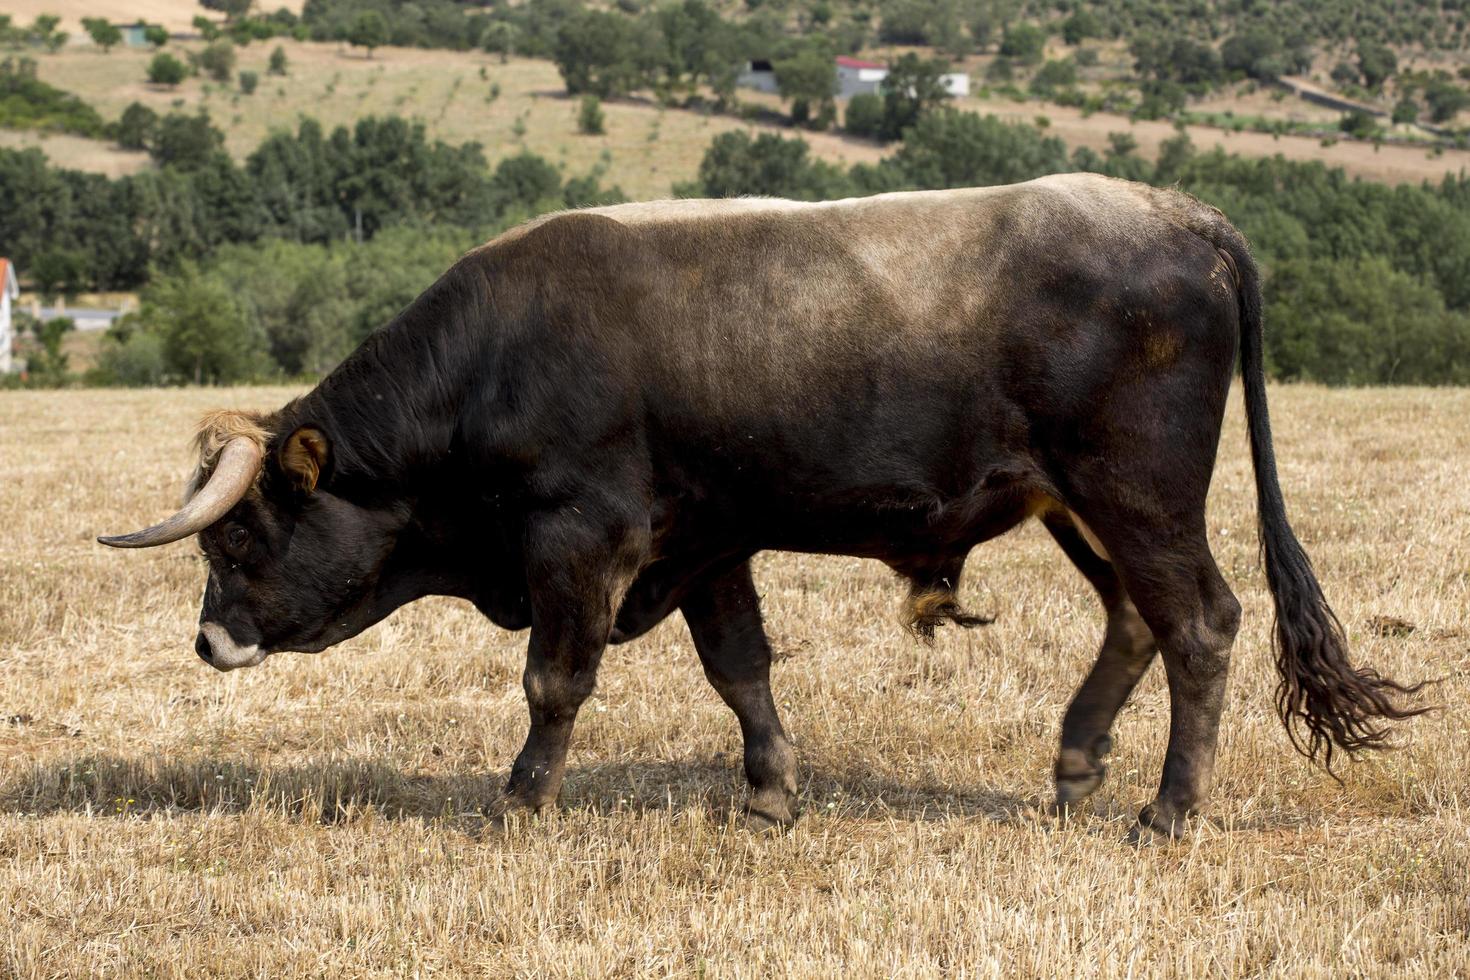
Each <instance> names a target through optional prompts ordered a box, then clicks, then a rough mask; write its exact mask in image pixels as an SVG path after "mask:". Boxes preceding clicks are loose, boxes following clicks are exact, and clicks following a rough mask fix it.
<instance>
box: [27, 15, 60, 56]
mask: <svg viewBox="0 0 1470 980" xmlns="http://www.w3.org/2000/svg"><path fill="white" fill-rule="evenodd" d="M60 25H61V18H60V17H58V16H56V15H55V14H41V15H39V16H37V17H36V19H35V20H33V21H32V22H31V26H30V30H29V31H28V33H29V35H30V39H31V42H32V43H34V44H38V45H40V46H41V47H43V48H45V49H46V50H47V51H50V52H51V53H52V54H55V53H56V52H57V51H60V50H61V48H62V46H63V45H65V44H66V39H67V38H68V37H70V36H71V35H69V34H68V33H67V32H66V31H59V30H57V28H58V27H59V26H60Z"/></svg>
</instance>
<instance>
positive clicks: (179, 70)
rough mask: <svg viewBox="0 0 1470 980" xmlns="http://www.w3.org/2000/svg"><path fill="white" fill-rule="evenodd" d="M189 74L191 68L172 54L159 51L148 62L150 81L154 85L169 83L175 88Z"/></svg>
mask: <svg viewBox="0 0 1470 980" xmlns="http://www.w3.org/2000/svg"><path fill="white" fill-rule="evenodd" d="M188 74H189V69H188V68H187V67H185V65H184V63H183V62H182V61H180V60H179V59H178V58H175V57H174V56H173V55H171V54H167V53H164V52H159V53H158V54H156V55H154V56H153V60H152V61H150V62H148V81H150V82H152V83H153V84H154V85H167V86H168V87H169V88H173V87H174V86H175V85H178V84H179V83H180V82H182V81H183V80H184V79H185V78H186V77H187V76H188Z"/></svg>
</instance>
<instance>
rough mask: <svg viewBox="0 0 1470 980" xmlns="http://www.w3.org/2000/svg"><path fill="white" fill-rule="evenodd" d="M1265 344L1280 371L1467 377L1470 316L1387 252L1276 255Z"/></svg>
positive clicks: (1341, 379)
mask: <svg viewBox="0 0 1470 980" xmlns="http://www.w3.org/2000/svg"><path fill="white" fill-rule="evenodd" d="M1266 303H1267V308H1268V309H1269V310H1270V311H1271V329H1270V330H1268V331H1267V332H1266V350H1267V356H1268V358H1269V360H1270V364H1271V367H1272V369H1273V372H1274V373H1275V374H1276V375H1277V376H1278V377H1282V378H1287V379H1302V380H1310V381H1320V382H1323V383H1326V384H1446V383H1459V384H1463V383H1465V381H1467V380H1470V317H1466V315H1465V314H1463V313H1452V312H1450V311H1447V310H1446V309H1445V305H1444V300H1443V298H1442V297H1441V296H1440V295H1439V293H1437V292H1436V291H1435V290H1434V288H1433V287H1432V286H1430V285H1429V284H1428V283H1426V282H1424V281H1423V280H1421V279H1418V278H1417V277H1415V276H1412V275H1410V274H1408V273H1405V272H1401V271H1399V270H1397V269H1394V268H1393V266H1392V265H1391V264H1390V263H1389V261H1388V259H1387V258H1385V257H1383V256H1361V257H1357V258H1352V259H1333V258H1324V259H1306V260H1289V261H1284V262H1278V263H1276V264H1275V266H1274V267H1273V269H1272V274H1271V276H1270V277H1269V278H1268V279H1267V280H1266Z"/></svg>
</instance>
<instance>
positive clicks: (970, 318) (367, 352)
mask: <svg viewBox="0 0 1470 980" xmlns="http://www.w3.org/2000/svg"><path fill="white" fill-rule="evenodd" d="M1237 353H1238V354H1239V360H1240V365H1241V373H1242V376H1243V383H1244V390H1245V411H1246V416H1247V419H1248V429H1249V436H1250V447H1251V454H1252V462H1253V465H1254V470H1255V482H1256V490H1257V497H1258V513H1259V531H1260V539H1261V546H1262V551H1263V556H1264V565H1265V570H1266V575H1267V578H1268V580H1269V584H1270V590H1271V594H1272V596H1273V598H1274V602H1275V611H1276V625H1275V634H1274V644H1275V648H1276V663H1277V666H1278V668H1279V671H1280V685H1279V688H1278V690H1277V693H1276V706H1277V708H1278V711H1279V714H1280V716H1281V718H1282V720H1283V721H1284V722H1285V724H1286V727H1287V731H1288V733H1290V735H1291V739H1292V742H1293V744H1294V745H1296V747H1297V748H1298V750H1299V751H1301V752H1302V753H1303V754H1305V755H1307V756H1308V757H1310V758H1313V759H1317V760H1319V761H1324V762H1326V763H1327V764H1328V765H1329V766H1330V764H1331V761H1332V756H1333V752H1334V751H1335V750H1339V749H1341V750H1347V751H1349V752H1353V751H1356V750H1360V749H1368V748H1376V747H1380V746H1382V745H1384V744H1385V740H1386V738H1387V736H1388V734H1389V727H1390V726H1389V722H1391V721H1393V720H1396V719H1402V718H1406V717H1408V716H1410V715H1413V714H1416V713H1418V712H1419V711H1421V710H1423V709H1422V708H1420V707H1418V706H1416V705H1415V704H1414V703H1413V700H1412V698H1411V695H1412V694H1413V692H1414V691H1415V690H1416V689H1417V688H1416V687H1415V686H1408V685H1402V684H1400V683H1398V682H1396V681H1393V680H1391V679H1388V678H1385V677H1382V676H1380V675H1378V674H1377V673H1375V672H1374V671H1372V670H1367V669H1360V668H1357V667H1354V666H1353V665H1352V663H1351V662H1350V660H1349V656H1348V651H1347V644H1346V641H1345V638H1344V633H1343V630H1342V628H1341V626H1340V625H1339V623H1338V621H1337V619H1336V617H1335V616H1334V614H1333V612H1332V610H1331V609H1330V608H1329V606H1328V604H1327V602H1326V600H1325V599H1324V597H1323V593H1322V589H1321V587H1320V586H1319V584H1318V581H1317V579H1316V577H1315V574H1314V572H1313V570H1312V566H1311V564H1310V562H1309V560H1308V558H1307V555H1306V554H1305V552H1304V551H1303V549H1302V547H1301V545H1300V544H1299V543H1298V541H1297V538H1296V537H1295V535H1294V533H1293V531H1292V529H1291V526H1290V525H1289V523H1288V521H1287V515H1286V510H1285V506H1284V504H1283V500H1282V494H1281V488H1280V486H1279V484H1278V480H1277V473H1276V464H1275V460H1274V457H1273V451H1272V441H1271V426H1270V421H1269V419H1268V415H1267V403H1266V388H1265V381H1264V372H1263V366H1262V317H1261V294H1260V277H1259V274H1258V272H1257V268H1256V265H1255V263H1254V262H1253V261H1252V258H1251V255H1250V252H1249V249H1248V246H1247V244H1246V242H1245V240H1244V238H1243V237H1242V236H1241V235H1240V234H1239V232H1238V231H1237V230H1236V229H1235V228H1234V227H1232V226H1231V225H1230V223H1229V222H1228V221H1227V220H1226V219H1225V217H1224V216H1223V215H1222V214H1221V213H1220V212H1219V211H1217V210H1215V209H1214V208H1211V207H1208V206H1206V205H1203V204H1201V203H1200V202H1198V201H1196V200H1195V199H1194V198H1192V197H1190V196H1188V195H1186V194H1183V193H1179V192H1176V191H1172V190H1162V189H1157V188H1153V187H1149V186H1145V185H1140V184H1135V183H1129V182H1125V181H1119V180H1113V179H1108V178H1104V177H1099V176H1094V175H1084V174H1074V175H1065V176H1050V177H1044V178H1041V179H1039V180H1034V181H1030V182H1027V183H1023V184H1016V185H1013V186H1007V187H994V188H977V189H964V190H946V191H933V192H914V193H896V194H884V195H879V196H876V197H869V198H862V199H855V200H846V201H836V202H827V203H818V204H807V203H796V202H791V201H782V200H769V199H741V200H725V201H671V202H660V203H651V204H626V205H618V206H614V207H604V208H593V209H588V210H582V211H574V212H568V213H560V214H555V215H550V216H545V217H542V218H540V219H537V220H533V221H531V222H529V223H526V224H524V225H522V226H520V227H518V228H515V229H513V230H511V231H509V232H507V233H506V234H503V235H501V236H500V237H498V238H496V239H494V240H493V241H491V242H490V243H488V244H486V245H484V246H481V247H480V248H477V249H475V250H474V251H471V252H470V253H468V254H467V255H465V256H464V257H463V258H461V259H460V260H459V261H458V262H457V263H456V264H455V265H454V266H453V267H452V268H451V269H450V270H449V271H448V272H446V273H445V274H444V275H443V276H442V277H441V278H440V279H439V280H438V281H437V282H435V283H434V284H433V285H432V286H430V287H429V288H428V289H427V290H426V291H425V292H424V293H423V294H422V295H421V296H419V297H418V298H417V299H416V300H414V301H413V303H412V304H410V305H409V306H408V307H407V308H406V309H404V310H403V311H402V312H401V313H400V314H399V315H398V316H397V317H396V318H395V319H394V320H393V321H392V322H390V323H389V324H388V325H387V326H385V327H383V328H382V329H380V330H378V331H377V332H375V333H374V334H372V335H371V336H370V337H369V338H368V339H367V340H366V341H365V342H364V343H363V344H362V345H361V347H359V348H358V349H357V351H356V352H355V353H353V354H352V355H351V356H349V357H348V358H347V359H346V360H345V361H344V362H342V364H341V365H340V366H339V367H337V368H336V370H334V371H333V372H332V373H331V374H330V375H328V376H327V377H326V378H325V379H324V380H323V381H322V382H321V383H320V384H319V385H317V387H316V388H315V389H313V390H312V391H311V392H310V393H309V394H306V395H304V396H302V397H301V398H298V399H296V400H295V401H292V402H291V403H289V404H287V405H286V406H285V407H283V408H281V409H279V410H278V411H276V412H273V413H269V414H259V415H255V414H243V413H219V414H215V415H212V416H210V417H208V418H207V419H206V420H205V421H204V424H203V425H202V427H201V430H200V433H199V437H198V449H199V464H198V469H197V472H196V474H195V477H194V481H193V484H192V488H191V491H190V494H191V495H190V496H189V497H188V499H187V502H186V504H185V505H184V506H183V508H182V509H181V510H180V511H178V513H177V514H175V515H174V516H173V517H171V518H169V519H168V520H166V521H164V522H163V523H161V524H158V525H156V526H154V527H150V528H148V529H146V530H142V531H138V532H136V533H133V534H129V535H125V536H121V537H107V538H101V539H100V540H101V542H102V543H103V544H107V545H112V546H114V547H123V548H137V547H151V546H155V545H162V544H165V543H168V542H171V541H176V540H179V539H181V538H184V537H187V536H189V535H194V534H197V535H198V536H199V541H200V544H201V546H202V548H203V551H204V554H205V555H206V556H207V558H208V564H209V576H208V585H207V588H206V591H205V595H204V601H203V610H202V612H201V615H200V627H199V633H198V639H197V641H196V650H197V651H198V654H199V656H200V657H202V658H203V659H204V660H205V661H206V662H208V663H209V664H211V665H212V666H214V667H216V668H218V669H220V670H231V669H234V668H237V667H244V666H250V665H254V664H258V663H260V662H261V661H262V660H264V659H265V658H266V657H268V656H270V655H271V654H273V653H278V652H281V651H304V652H317V651H321V650H324V649H326V648H327V647H329V646H331V645H333V644H335V643H339V642H341V641H343V640H345V639H347V638H349V637H351V636H354V635H356V634H357V633H359V632H361V631H362V630H364V629H366V628H367V627H369V626H371V625H372V624H374V623H376V622H378V621H379V620H381V619H382V618H384V617H385V616H387V615H388V614H389V613H391V612H392V611H393V610H395V609H397V608H398V607H399V606H402V605H404V604H405V603H408V602H411V601H413V600H415V599H417V598H420V597H422V596H426V595H447V596H457V597H460V598H463V599H466V600H468V601H470V602H471V603H473V604H474V605H475V606H476V607H477V608H478V609H479V610H480V611H481V612H482V613H483V614H484V615H485V616H487V617H488V618H489V619H490V620H491V621H492V622H494V623H495V624H497V625H498V626H501V627H504V628H506V629H512V630H520V629H525V628H529V629H530V641H529V644H528V650H527V654H526V666H525V673H524V678H523V680H524V688H525V694H526V700H527V703H528V706H529V709H530V730H529V734H528V736H527V738H526V742H525V747H524V748H523V749H522V751H521V752H520V755H519V756H518V757H517V758H516V760H515V763H514V766H513V767H512V769H511V773H510V778H509V781H508V783H507V784H506V786H505V791H504V794H505V795H504V797H503V803H502V804H498V805H505V806H517V807H527V808H530V809H533V810H539V809H541V808H543V807H547V806H549V805H552V804H553V803H554V802H555V800H556V799H557V796H558V792H559V790H560V787H561V784H562V777H563V773H564V770H565V761H566V755H567V747H568V742H569V740H570V738H571V735H572V726H573V722H574V720H575V718H576V716H577V712H578V708H579V707H580V705H581V704H582V703H583V701H584V700H585V699H586V698H587V697H588V695H589V694H590V693H591V691H592V690H593V686H594V683H595V678H596V676H597V669H598V664H599V661H600V660H601V658H602V654H603V651H604V648H605V647H606V646H607V644H609V643H619V642H623V641H627V640H630V639H632V638H634V637H637V636H639V635H641V634H643V633H645V632H646V631H648V630H649V629H651V628H652V627H653V626H654V625H655V624H657V623H659V622H660V621H661V620H663V619H664V618H665V617H667V616H668V615H670V614H671V613H673V612H674V611H675V610H678V611H679V612H681V613H682V614H683V616H684V619H685V621H686V622H687V624H688V626H689V630H690V633H691V635H692V638H693V642H694V647H695V649H696V651H697V652H698V655H699V658H700V661H701V662H702V664H703V666H704V670H705V673H706V675H707V677H708V679H709V681H710V683H711V684H712V685H713V686H714V688H715V690H716V691H717V692H718V693H719V696H720V697H721V698H722V699H723V700H724V701H725V703H726V704H727V705H728V706H729V708H730V709H731V710H732V711H733V712H734V714H735V717H736V719H737V720H738V722H739V724H740V728H741V731H742V734H743V737H744V747H745V773H746V776H747V778H748V780H749V784H750V794H749V798H748V803H747V812H748V814H749V818H750V820H751V821H752V822H754V823H755V824H757V825H770V824H787V823H789V822H790V821H791V820H792V819H793V818H794V812H795V811H794V806H795V804H796V795H797V780H796V760H795V755H794V753H793V751H792V746H791V743H790V741H789V740H788V739H787V737H786V734H785V732H784V731H783V729H782V725H781V720H780V718H779V716H778V713H777V710H776V705H775V702H774V700H773V698H772V694H771V688H770V680H769V677H770V663H771V650H770V647H769V644H768V642H767V639H766V635H765V632H764V629H763V625H762V618H761V610H760V603H759V601H758V596H757V592H756V589H755V587H754V585H753V584H752V580H751V572H750V559H751V557H752V556H753V555H755V554H756V553H757V552H760V551H763V550H784V551H798V552H808V553H822V554H837V555H855V556H861V557H865V558H875V559H878V560H880V561H883V562H886V563H887V564H888V565H890V566H891V567H892V568H893V569H895V570H896V571H897V572H898V573H899V574H900V575H901V576H903V577H904V578H905V579H906V580H907V581H908V583H909V594H908V599H907V600H906V603H905V616H906V618H907V619H908V621H909V623H910V625H911V626H912V627H913V628H914V629H915V630H916V631H917V632H919V633H921V634H929V633H932V631H933V629H934V627H935V626H936V625H937V624H939V623H942V622H956V623H959V624H960V625H975V624H976V623H977V622H980V621H981V620H979V619H978V618H977V617H973V616H970V615H969V614H967V613H965V612H964V610H963V609H961V608H960V607H959V605H958V603H957V601H956V590H957V588H958V585H959V581H960V574H961V571H962V568H963V565H964V561H965V558H966V555H967V554H968V552H969V551H970V550H971V549H972V548H973V547H974V546H975V545H977V544H979V543H980V542H982V541H986V540H988V539H991V538H994V537H996V536H997V535H1000V534H1003V533H1004V532H1006V531H1007V530H1009V529H1011V528H1013V527H1015V526H1016V525H1017V524H1019V523H1021V522H1022V521H1025V520H1027V519H1030V518H1036V519H1039V520H1040V521H1041V522H1042V523H1043V524H1044V525H1045V527H1046V529H1047V531H1049V532H1050V534H1051V536H1052V537H1053V538H1055V540H1056V542H1057V544H1058V545H1059V546H1060V548H1061V550H1062V552H1063V553H1064V554H1065V555H1066V556H1067V557H1068V558H1069V559H1071V561H1072V562H1073V563H1074V564H1075V565H1076V566H1077V568H1078V569H1079V570H1080V571H1081V573H1082V575H1083V576H1085V577H1086V579H1087V580H1088V581H1089V582H1090V583H1091V584H1092V586H1093V587H1094V588H1095V589H1096V591H1097V594H1098V597H1099V598H1100V600H1101V603H1102V606H1103V609H1104V610H1105V612H1106V617H1107V625H1106V629H1105V632H1104V635H1103V640H1102V645H1101V649H1100V651H1099V653H1098V655H1097V659H1096V662H1095V663H1094V664H1093V666H1092V669H1091V671H1090V672H1089V673H1088V675H1087V677H1086V679H1085V680H1083V682H1082V684H1081V687H1080V688H1079V689H1078V691H1077V693H1076V696H1075V698H1074V699H1073V700H1072V702H1071V704H1070V706H1069V707H1068V708H1067V711H1066V713H1065V716H1064V718H1063V720H1062V726H1061V744H1060V747H1059V751H1058V754H1057V757H1056V767H1055V782H1056V796H1057V802H1058V803H1059V804H1060V805H1061V806H1063V807H1066V806H1069V805H1072V804H1075V803H1076V802H1078V801H1080V800H1082V799H1083V798H1085V797H1086V796H1088V795H1089V794H1091V793H1093V792H1094V791H1096V790H1097V788H1098V786H1099V785H1100V784H1101V783H1102V780H1103V777H1104V774H1105V766H1104V757H1105V756H1106V755H1107V753H1108V751H1109V749H1110V746H1111V741H1110V735H1109V731H1110V729H1111V727H1112V723H1113V721H1114V719H1115V717H1116V716H1117V714H1118V711H1119V709H1120V708H1121V707H1122V705H1123V704H1124V703H1125V701H1126V700H1127V699H1128V697H1129V695H1130V693H1131V691H1132V690H1133V688H1134V686H1135V684H1137V682H1138V680H1139V678H1140V677H1141V676H1142V675H1143V673H1144V672H1145V670H1147V668H1148V667H1149V665H1150V664H1151V663H1152V661H1153V660H1154V658H1155V655H1156V654H1161V655H1162V659H1163V663H1164V668H1165V670H1166V672H1167V678H1168V685H1169V694H1170V726H1169V742H1168V749H1167V752H1166V755H1165V758H1164V765H1163V773H1162V777H1161V780H1160V783H1159V788H1158V792H1157V795H1156V797H1155V798H1154V799H1153V801H1152V802H1150V803H1149V804H1147V805H1146V806H1144V807H1143V808H1142V810H1141V811H1140V813H1139V815H1138V823H1137V826H1136V831H1137V832H1138V833H1140V834H1143V835H1149V836H1154V835H1177V834H1179V833H1180V832H1181V830H1182V829H1183V828H1184V826H1185V821H1186V818H1187V817H1189V816H1190V815H1191V814H1193V813H1194V812H1195V811H1196V810H1197V809H1198V808H1199V807H1200V806H1201V804H1202V803H1203V802H1204V801H1205V797H1206V794H1207V792H1208V788H1209V784H1210V779H1211V771H1212V769H1213V767H1214V762H1215V749H1216V741H1217V734H1218V729H1219V721H1220V713H1221V708H1222V705H1223V703H1224V695H1225V689H1226V675H1227V668H1228V665H1229V657H1230V650H1231V646H1232V642H1233V640H1234V637H1235V634H1236V630H1237V626H1238V624H1239V621H1240V605H1239V603H1238V602H1237V601H1236V599H1235V597H1234V595H1233V594H1232V593H1231V591H1230V588H1229V587H1228V586H1227V585H1226V583H1225V580H1224V579H1223V578H1222V577H1221V575H1220V571H1219V569H1218V568H1217V567H1216V564H1215V561H1214V559H1213V557H1212V556H1211V553H1210V548H1209V542H1208V535H1207V533H1206V525H1205V497H1206V493H1207V491H1208V489H1209V484H1210V478H1211V473H1212V471H1213V469H1214V464H1215V454H1216V450H1217V445H1218V442H1219V436H1220V428H1221V422H1222V418H1223V414H1224V411H1225V406H1226V401H1227V395H1228V392H1229V389H1230V385H1231V382H1232V376H1233V373H1234V364H1235V361H1236V358H1237Z"/></svg>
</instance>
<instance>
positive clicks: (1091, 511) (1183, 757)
mask: <svg viewBox="0 0 1470 980" xmlns="http://www.w3.org/2000/svg"><path fill="white" fill-rule="evenodd" d="M1205 485H1206V483H1205V482H1202V483H1201V485H1200V486H1199V487H1198V499H1197V501H1192V502H1190V503H1189V504H1188V505H1186V506H1181V500H1180V499H1178V498H1177V497H1176V498H1175V499H1173V500H1169V499H1167V498H1166V497H1160V498H1156V499H1155V500H1153V501H1148V500H1147V498H1146V497H1145V496H1143V495H1142V494H1141V493H1140V487H1139V485H1138V484H1137V483H1136V482H1133V481H1130V482H1129V484H1128V485H1127V486H1121V485H1119V484H1116V483H1109V482H1108V481H1105V480H1104V481H1097V482H1094V483H1093V484H1092V486H1091V488H1090V490H1089V493H1088V497H1089V502H1088V505H1087V507H1085V508H1079V509H1078V511H1079V513H1080V514H1081V515H1082V517H1083V519H1085V520H1086V521H1087V523H1088V525H1089V526H1090V527H1091V528H1092V530H1093V531H1094V532H1095V533H1096V535H1097V536H1098V537H1099V538H1100V539H1101V541H1102V544H1103V545H1104V546H1105V547H1106V548H1107V550H1108V553H1109V554H1110V556H1111V558H1112V563H1113V565H1114V567H1115V568H1116V569H1117V570H1118V575H1119V580H1120V581H1121V583H1122V585H1123V587H1124V588H1125V589H1126V591H1127V595H1128V597H1129V598H1130V599H1132V601H1133V604H1134V605H1135V606H1136V607H1137V609H1138V614H1139V615H1140V616H1141V617H1142V619H1143V621H1144V622H1145V623H1146V624H1147V625H1148V627H1149V629H1150V630H1151V631H1152V633H1153V635H1154V636H1155V637H1156V638H1157V640H1158V645H1159V650H1160V652H1161V654H1162V655H1163V660H1164V668H1165V670H1166V672H1167V675H1168V681H1169V747H1168V750H1167V751H1166V752H1165V755H1164V772H1163V776H1162V778H1161V779H1160V782H1159V792H1158V796H1157V797H1155V799H1154V801H1153V802H1152V803H1150V804H1148V805H1147V806H1145V807H1144V808H1143V810H1142V811H1141V812H1140V813H1139V815H1138V824H1139V826H1138V832H1139V833H1140V834H1141V835H1142V836H1145V837H1148V836H1153V835H1154V834H1166V835H1170V836H1177V835H1179V834H1181V833H1182V832H1183V830H1184V823H1185V820H1186V818H1188V817H1189V816H1190V815H1191V814H1192V813H1194V812H1195V811H1196V810H1197V809H1198V808H1199V806H1200V805H1201V804H1202V803H1203V802H1204V800H1205V797H1206V795H1207V794H1208V792H1209V786H1210V778H1211V775H1212V774H1213V772H1214V767H1215V745H1216V742H1217V741H1218V738H1219V730H1220V713H1221V711H1222V709H1223V708H1224V705H1225V682H1226V676H1227V673H1228V670H1229V665H1230V647H1231V645H1232V644H1233V643H1234V640H1235V632H1236V629H1237V627H1238V626H1239V623H1240V603H1239V602H1237V601H1236V599H1235V596H1234V595H1233V594H1231V592H1230V588H1229V586H1227V585H1226V584H1225V580H1224V579H1223V578H1222V577H1221V576H1220V570H1219V568H1218V567H1216V565H1215V560H1214V557H1213V556H1212V555H1211V554H1210V549H1209V543H1208V540H1207V538H1206V534H1205V526H1204V487H1205ZM1175 489H1176V491H1177V490H1178V484H1176V485H1175ZM1109 490H1111V491H1112V492H1111V493H1108V491H1109ZM1099 492H1102V493H1104V494H1106V496H1103V497H1101V498H1099V497H1098V496H1096V494H1098V493H1099ZM1117 501H1128V504H1127V505H1120V504H1118V503H1116V502H1117ZM1140 504H1144V505H1146V506H1142V507H1140V506H1139V505H1140Z"/></svg>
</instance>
